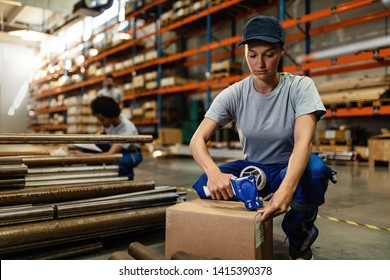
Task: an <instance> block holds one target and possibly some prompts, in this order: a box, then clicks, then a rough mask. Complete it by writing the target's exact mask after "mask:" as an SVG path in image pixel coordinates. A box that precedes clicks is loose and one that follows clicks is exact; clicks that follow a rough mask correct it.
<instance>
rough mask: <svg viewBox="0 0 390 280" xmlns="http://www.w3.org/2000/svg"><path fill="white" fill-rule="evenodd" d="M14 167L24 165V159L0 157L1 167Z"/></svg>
mask: <svg viewBox="0 0 390 280" xmlns="http://www.w3.org/2000/svg"><path fill="white" fill-rule="evenodd" d="M3 164H4V165H12V164H18V165H21V164H22V157H20V156H7V157H0V165H3Z"/></svg>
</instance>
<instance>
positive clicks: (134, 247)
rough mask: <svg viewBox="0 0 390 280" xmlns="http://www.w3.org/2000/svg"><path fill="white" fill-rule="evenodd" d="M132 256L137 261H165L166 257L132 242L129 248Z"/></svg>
mask: <svg viewBox="0 0 390 280" xmlns="http://www.w3.org/2000/svg"><path fill="white" fill-rule="evenodd" d="M128 253H129V255H130V256H132V257H133V258H135V259H137V260H163V259H164V256H161V255H159V254H157V253H156V252H155V251H153V250H152V249H150V248H148V247H146V246H145V245H143V244H141V243H139V242H132V243H130V245H129V247H128Z"/></svg>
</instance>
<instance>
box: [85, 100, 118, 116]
mask: <svg viewBox="0 0 390 280" xmlns="http://www.w3.org/2000/svg"><path fill="white" fill-rule="evenodd" d="M91 110H92V114H93V115H97V114H101V115H103V116H104V117H106V118H117V117H119V115H120V114H121V109H120V108H119V105H118V103H116V101H115V100H114V99H112V98H111V97H107V96H99V97H96V98H95V99H94V100H92V102H91Z"/></svg>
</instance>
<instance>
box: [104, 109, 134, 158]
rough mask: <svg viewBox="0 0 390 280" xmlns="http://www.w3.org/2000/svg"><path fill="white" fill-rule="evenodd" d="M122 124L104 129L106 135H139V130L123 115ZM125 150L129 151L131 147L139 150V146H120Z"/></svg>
mask: <svg viewBox="0 0 390 280" xmlns="http://www.w3.org/2000/svg"><path fill="white" fill-rule="evenodd" d="M120 117H121V123H120V124H119V125H117V126H113V125H111V126H110V127H109V128H104V132H105V133H106V134H131V135H138V130H137V128H136V127H135V125H134V124H133V123H132V122H131V121H129V120H128V119H127V118H126V117H125V116H123V115H121V116H120ZM119 145H120V146H121V147H122V148H123V149H125V150H127V149H129V148H130V146H134V147H137V148H139V144H131V143H123V144H119Z"/></svg>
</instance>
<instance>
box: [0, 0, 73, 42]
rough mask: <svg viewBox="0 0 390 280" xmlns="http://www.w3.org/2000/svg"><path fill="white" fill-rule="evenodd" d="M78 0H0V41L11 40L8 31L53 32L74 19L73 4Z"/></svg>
mask: <svg viewBox="0 0 390 280" xmlns="http://www.w3.org/2000/svg"><path fill="white" fill-rule="evenodd" d="M79 1H80V0H66V1H64V0H21V1H13V0H0V32H1V34H0V35H1V36H0V41H8V40H10V41H13V40H15V39H14V38H12V37H13V36H11V37H10V34H9V32H12V31H22V30H27V31H35V32H40V33H44V34H55V33H56V32H57V31H58V30H59V29H60V28H61V27H63V26H65V25H67V24H68V23H70V22H72V21H74V20H75V19H76V18H77V16H76V15H74V14H73V6H74V5H75V4H76V3H77V2H79Z"/></svg>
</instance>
